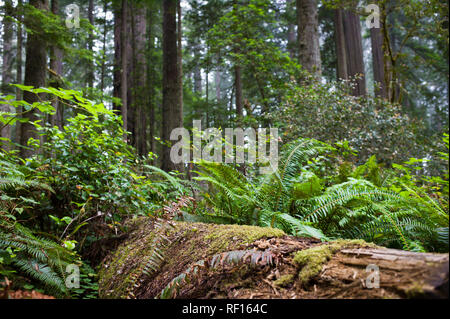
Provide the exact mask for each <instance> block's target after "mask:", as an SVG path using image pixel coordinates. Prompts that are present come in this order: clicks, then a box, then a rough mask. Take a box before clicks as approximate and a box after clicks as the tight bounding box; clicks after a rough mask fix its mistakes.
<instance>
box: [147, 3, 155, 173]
mask: <svg viewBox="0 0 450 319" xmlns="http://www.w3.org/2000/svg"><path fill="white" fill-rule="evenodd" d="M153 10H154V9H153V8H152V9H148V10H147V21H148V27H147V30H148V31H147V33H148V43H149V48H148V57H147V61H148V62H147V83H148V90H149V92H148V95H149V97H148V108H149V116H148V121H149V123H148V124H149V135H148V138H147V136H146V138H147V139H148V140H149V141H150V152H152V153H156V148H155V132H156V130H155V125H156V122H155V102H156V99H155V97H156V88H155V87H156V84H155V76H154V72H153V71H152V70H153V64H154V63H153V61H151V58H152V57H153V56H154V54H153V53H154V49H155V47H154V44H155V32H154V31H153V25H154V21H153V17H154V14H153ZM151 163H152V165H154V159H152V160H151Z"/></svg>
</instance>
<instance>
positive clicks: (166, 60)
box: [161, 0, 183, 171]
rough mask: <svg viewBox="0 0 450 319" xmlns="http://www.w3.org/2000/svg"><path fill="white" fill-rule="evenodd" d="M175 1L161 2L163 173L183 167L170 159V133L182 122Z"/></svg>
mask: <svg viewBox="0 0 450 319" xmlns="http://www.w3.org/2000/svg"><path fill="white" fill-rule="evenodd" d="M176 11H177V0H164V1H163V102H162V140H163V141H164V142H165V143H169V145H167V144H164V145H163V151H162V159H161V160H162V163H161V167H162V169H163V170H165V171H170V170H175V169H177V170H178V171H182V169H183V165H181V164H178V165H177V164H175V163H173V162H172V160H171V159H170V148H171V147H170V144H171V141H170V133H171V132H172V130H173V129H174V128H177V127H181V126H182V124H183V123H182V121H183V118H182V116H183V114H182V109H181V106H180V97H179V94H180V89H179V88H180V86H179V80H180V76H179V68H178V46H177V19H176Z"/></svg>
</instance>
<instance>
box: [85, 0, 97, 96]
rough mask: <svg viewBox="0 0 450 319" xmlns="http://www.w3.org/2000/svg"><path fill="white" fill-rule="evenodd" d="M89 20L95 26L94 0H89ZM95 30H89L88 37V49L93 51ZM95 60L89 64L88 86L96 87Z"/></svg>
mask: <svg viewBox="0 0 450 319" xmlns="http://www.w3.org/2000/svg"><path fill="white" fill-rule="evenodd" d="M88 20H89V23H90V24H91V25H92V26H93V25H94V0H89V2H88ZM93 32H94V31H93V30H90V31H89V37H88V50H89V51H90V52H92V53H93V47H94V35H93ZM94 79H95V75H94V61H93V60H92V61H91V60H90V61H89V66H88V72H87V74H86V86H87V87H90V88H92V87H94Z"/></svg>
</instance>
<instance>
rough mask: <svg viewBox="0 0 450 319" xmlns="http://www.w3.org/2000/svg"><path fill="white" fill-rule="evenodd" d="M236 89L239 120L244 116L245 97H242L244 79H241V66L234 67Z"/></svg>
mask: <svg viewBox="0 0 450 319" xmlns="http://www.w3.org/2000/svg"><path fill="white" fill-rule="evenodd" d="M234 87H235V91H236V115H237V118H238V120H239V119H240V118H242V116H243V108H244V104H243V97H242V79H241V67H240V66H239V65H235V66H234Z"/></svg>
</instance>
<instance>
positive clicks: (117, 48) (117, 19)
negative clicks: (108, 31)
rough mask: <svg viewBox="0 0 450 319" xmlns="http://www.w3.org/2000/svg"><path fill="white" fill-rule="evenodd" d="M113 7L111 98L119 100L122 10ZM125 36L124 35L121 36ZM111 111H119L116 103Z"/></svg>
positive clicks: (119, 108) (120, 90)
mask: <svg viewBox="0 0 450 319" xmlns="http://www.w3.org/2000/svg"><path fill="white" fill-rule="evenodd" d="M113 6H114V71H113V97H115V98H118V99H120V98H121V92H122V89H121V87H122V85H121V83H122V82H121V81H122V69H121V65H122V32H121V30H122V10H121V7H119V6H118V4H115V3H113ZM123 36H125V35H123ZM113 109H114V110H116V111H119V112H120V110H121V106H120V104H118V103H114V105H113Z"/></svg>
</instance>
